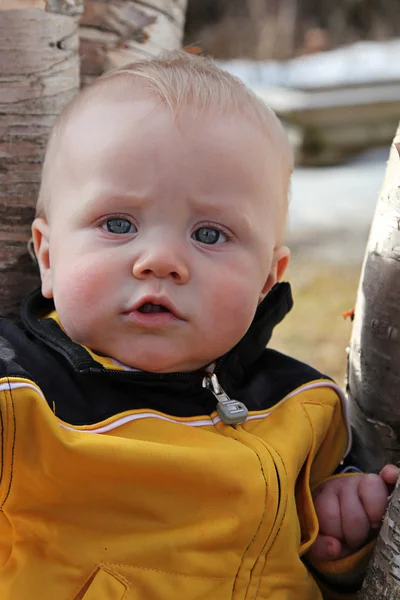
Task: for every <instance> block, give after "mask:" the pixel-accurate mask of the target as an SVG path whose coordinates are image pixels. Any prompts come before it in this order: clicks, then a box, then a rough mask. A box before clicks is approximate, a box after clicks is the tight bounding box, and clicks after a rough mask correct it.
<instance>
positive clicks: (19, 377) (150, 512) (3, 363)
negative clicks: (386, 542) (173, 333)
mask: <svg viewBox="0 0 400 600" xmlns="http://www.w3.org/2000/svg"><path fill="white" fill-rule="evenodd" d="M32 322H33V321H32ZM41 323H43V324H41ZM12 328H13V326H11V325H10V324H9V323H8V322H3V324H2V326H1V327H0V334H1V335H2V336H3V338H2V342H1V345H0V371H1V373H2V374H3V376H2V378H1V379H0V427H1V462H0V468H1V479H0V506H1V512H0V598H1V600H26V599H31V598H32V599H34V600H36V599H38V600H39V599H40V600H55V599H57V600H176V599H178V598H179V599H180V598H182V599H185V600H205V599H207V600H208V599H216V600H321V598H322V595H321V592H320V589H319V587H318V585H317V583H316V582H315V580H314V578H313V577H312V576H311V575H310V573H309V571H308V570H307V568H306V566H305V565H304V563H303V561H302V558H301V557H302V555H303V554H304V552H305V551H306V550H307V549H308V548H309V546H310V545H311V543H312V542H313V540H314V539H315V536H316V535H317V528H318V524H317V520H316V515H315V512H314V508H313V503H312V498H311V490H312V489H313V487H315V486H316V485H318V484H319V483H320V482H322V481H323V480H324V479H326V477H328V476H329V475H331V474H332V472H333V471H334V470H335V468H336V466H337V465H338V463H339V462H340V461H341V459H342V457H343V455H344V454H345V452H346V448H347V446H348V444H349V435H348V428H347V424H346V419H345V415H344V402H345V400H344V397H343V394H342V393H341V391H340V389H339V388H338V387H337V386H336V385H335V384H333V383H332V382H331V381H329V380H327V379H317V380H314V381H312V380H311V381H308V382H306V383H303V384H302V385H300V386H299V387H297V388H295V389H293V390H291V391H290V392H289V393H287V394H286V395H285V396H284V397H283V398H282V399H281V400H280V401H279V402H277V403H275V404H274V405H273V406H271V407H269V408H266V409H263V410H251V409H250V412H249V417H248V418H247V420H246V421H245V422H244V423H243V424H241V425H235V426H231V425H226V424H224V423H223V422H222V421H221V419H220V418H219V417H218V416H217V413H216V411H215V410H213V411H205V412H204V413H199V411H198V410H197V413H198V414H196V415H189V414H188V415H186V416H177V414H176V413H177V410H175V411H174V412H172V411H170V412H166V411H164V412H163V411H160V410H156V409H154V407H152V406H150V407H149V408H146V407H140V408H138V407H136V408H130V409H126V410H122V411H115V414H112V415H111V416H107V417H105V418H104V419H97V420H96V421H95V422H91V423H81V424H77V423H71V421H70V420H66V419H65V418H63V417H62V416H60V415H59V414H58V409H57V401H54V397H56V396H54V397H53V400H51V398H49V397H45V395H44V393H43V389H41V387H42V388H43V387H45V385H46V381H47V379H50V380H51V379H52V377H53V376H54V369H55V365H56V362H55V359H54V352H55V350H54V349H55V346H56V341H55V340H57V339H58V338H60V339H61V341H60V339H58V342H57V343H59V344H60V348H61V347H62V348H63V352H64V354H63V356H61V354H60V356H59V360H58V364H59V371H57V372H56V376H57V377H58V378H59V386H58V394H59V397H60V398H64V399H65V397H66V398H67V400H66V406H67V407H68V405H69V404H70V403H71V404H73V402H74V398H73V397H72V395H71V396H69V395H68V394H70V391H69V388H68V387H67V383H68V381H69V380H70V381H71V382H72V384H71V385H73V386H75V387H72V388H71V389H75V395H76V396H77V397H78V396H79V395H80V393H81V386H89V387H86V388H85V389H86V390H87V389H96V390H97V392H96V393H97V394H98V398H96V397H92V398H91V399H90V400H93V402H94V405H95V406H96V407H97V406H98V404H101V403H102V402H103V400H104V398H103V396H104V394H106V393H107V401H108V405H107V406H110V405H112V404H113V403H114V402H115V403H117V402H118V401H119V400H118V398H117V396H115V397H113V396H112V394H111V393H109V392H107V391H106V390H107V389H108V388H107V385H108V382H109V381H110V377H109V378H107V375H110V376H111V379H112V380H115V381H114V382H113V385H116V384H117V382H119V384H120V385H121V386H126V385H128V384H127V382H128V381H131V380H132V379H135V377H136V374H134V373H133V374H132V373H127V372H126V371H125V370H124V368H123V367H122V366H119V365H115V364H114V363H113V362H112V361H110V359H104V358H101V357H98V356H96V355H94V354H93V353H91V352H90V351H88V350H87V349H84V348H82V347H76V346H77V345H76V344H73V342H71V341H70V340H69V341H68V340H66V339H65V338H66V336H64V334H63V333H62V332H61V330H60V328H59V327H58V325H57V323H56V318H55V319H44V320H42V322H41V321H40V319H37V321H36V323H35V324H34V325H32V330H36V333H38V331H39V330H40V332H41V333H40V337H41V340H39V342H40V343H39V342H38V343H37V345H36V346H35V348H36V350H37V353H38V354H37V356H35V360H36V361H37V362H36V363H35V365H36V368H37V373H36V377H33V376H27V371H26V369H27V368H28V366H29V367H30V368H32V362H29V361H32V360H33V359H32V346H31V345H30V344H32V340H31V339H29V340H28V339H25V337H24V336H25V334H24V333H20V332H16V330H15V331H14V329H12ZM40 328H41V329H40ZM11 330H12V331H13V333H12V335H11V333H10V331H11ZM43 332H44V333H43ZM49 332H50V333H49ZM38 335H39V333H38ZM13 336H14V337H13ZM46 336H47V340H48V346H49V348H50V349H51V351H50V350H49V351H48V354H46V352H47V350H46V351H45V350H44V349H43V344H42V342H43V340H44V339H45V338H46ZM10 340H11V341H10ZM21 340H22V341H21ZM21 348H24V349H25V350H26V351H25V350H24V352H23V351H22V350H21ZM66 349H67V350H68V352H69V354H68V353H67V350H66ZM80 352H81V354H79V353H80ZM82 353H83V354H82ZM78 355H79V356H80V357H81V358H82V356H83V357H84V360H85V361H86V362H85V364H84V366H83V362H82V360H83V359H82V360H81V358H79V360H81V363H80V364H81V367H80V368H78V367H77V366H76V364H77V361H78V362H79V360H78V359H77V356H78ZM43 356H44V358H43ZM66 356H68V360H69V361H70V364H69V365H66V364H64V363H63V361H64V362H65V361H66V360H67V359H66V358H65V357H66ZM263 357H264V355H263ZM278 359H279V357H278V355H277V353H275V355H269V359H268V360H270V362H271V361H273V360H278ZM262 360H264V358H263V359H262ZM279 360H281V359H279ZM282 360H284V359H283V358H282ZM74 361H75V363H76V364H75V363H74ZM72 363H74V364H75V367H76V371H75V373H74V374H71V372H70V371H69V369H70V365H71V364H72ZM296 364H297V363H296ZM46 368H47V376H48V377H45V376H44V375H45V374H46ZM296 368H297V367H296ZM64 371H65V372H66V373H67V375H65V374H63V373H64ZM101 372H104V373H103V375H104V377H103V379H101V381H100V384H98V381H97V379H96V378H97V377H100V375H101ZM107 372H108V373H107ZM13 373H14V374H13ZM24 375H25V376H24ZM141 377H142V375H141V374H139V375H138V376H137V377H136V383H135V384H133V385H134V387H133V388H132V389H136V387H137V385H138V383H137V382H138V381H140V380H141ZM63 378H64V379H63ZM68 378H69V379H68ZM35 381H36V382H37V381H39V382H41V381H43V383H41V385H40V386H39V385H38V383H35ZM161 381H162V382H163V384H164V383H165V381H167V382H168V381H169V380H168V377H166V378H161ZM170 381H171V380H170ZM53 384H54V381H53ZM145 384H146V385H147V383H146V382H145ZM96 385H100V387H96ZM129 385H131V383H129ZM154 385H156V384H154ZM168 385H169V384H168ZM182 385H183V383H182ZM184 385H186V383H185V384H184ZM285 385H286V384H285ZM135 386H136V387H135ZM55 387H57V386H55ZM103 388H104V389H103ZM110 389H113V388H112V387H111V388H110ZM120 389H121V390H122V389H124V390H125V389H127V388H125V387H124V388H122V387H121V388H120ZM140 389H141V388H140ZM143 389H145V388H143ZM156 389H157V390H158V388H156ZM238 389H239V388H238ZM49 390H50V388H49ZM66 391H67V394H66ZM201 393H206V391H202V392H201ZM121 394H122V392H121ZM249 394H250V391H249ZM48 395H51V393H50V391H49V392H48V394H47V396H48ZM138 395H139V396H140V394H138ZM85 396H86V394H83V397H84V398H85ZM151 398H152V397H151ZM207 398H208V397H207ZM97 401H98V402H97ZM210 401H213V398H212V395H211V394H210ZM135 402H136V399H135ZM184 402H185V398H183V400H182V406H185V407H186V406H187V408H185V409H182V410H187V411H188V413H189V412H190V411H192V407H191V404H190V403H191V398H190V397H189V398H187V402H186V405H185V403H184ZM150 404H152V401H151V402H150ZM214 404H215V402H214ZM265 404H266V405H267V404H268V398H266V399H265ZM250 408H251V407H250ZM67 409H68V408H66V409H65V410H67ZM60 410H61V412H62V409H60ZM96 410H97V408H96ZM353 568H354V564H353V562H352V560H351V559H349V560H347V561H342V562H341V564H340V565H339V567H338V566H337V564H336V566H335V568H334V569H333V570H332V569H329V567H328V570H330V571H331V575H332V573H333V572H336V573H339V580H338V581H339V582H340V575H341V572H343V573H345V574H346V573H348V572H350V573H351V571H352V570H353ZM341 597H343V596H341Z"/></svg>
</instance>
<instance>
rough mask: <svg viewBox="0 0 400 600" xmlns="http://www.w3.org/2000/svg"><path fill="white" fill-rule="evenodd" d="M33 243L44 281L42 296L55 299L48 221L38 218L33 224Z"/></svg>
mask: <svg viewBox="0 0 400 600" xmlns="http://www.w3.org/2000/svg"><path fill="white" fill-rule="evenodd" d="M32 241H33V247H34V249H35V254H36V259H37V262H38V265H39V269H40V278H41V280H42V294H43V296H44V297H45V298H52V297H53V285H52V280H51V269H50V244H49V224H48V223H47V221H46V219H42V218H37V219H35V220H34V221H33V223H32Z"/></svg>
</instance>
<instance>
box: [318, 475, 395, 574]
mask: <svg viewBox="0 0 400 600" xmlns="http://www.w3.org/2000/svg"><path fill="white" fill-rule="evenodd" d="M398 475H399V469H398V468H397V467H395V466H394V465H386V466H385V467H383V469H382V471H381V472H380V473H379V475H373V474H369V475H366V474H360V475H358V474H357V475H351V476H344V477H337V478H335V479H330V480H329V481H326V482H325V483H323V484H322V485H320V486H319V487H318V488H317V489H316V490H315V492H314V494H313V497H314V505H315V510H316V513H317V517H318V521H319V534H318V536H317V539H316V540H315V542H314V544H313V545H312V546H311V548H310V550H309V551H308V552H307V558H308V559H309V560H310V561H311V562H313V561H320V560H336V559H338V558H343V557H344V556H347V555H348V554H351V553H352V552H354V551H355V550H357V549H358V548H360V547H361V546H363V545H364V544H365V543H366V541H367V540H368V538H369V536H370V533H371V529H379V528H380V526H381V521H382V517H383V515H384V514H385V510H386V507H387V504H388V494H389V493H390V490H391V489H392V488H393V486H394V484H395V483H396V481H397V477H398Z"/></svg>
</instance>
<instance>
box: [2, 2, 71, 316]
mask: <svg viewBox="0 0 400 600" xmlns="http://www.w3.org/2000/svg"><path fill="white" fill-rule="evenodd" d="M82 2H83V0H48V1H47V2H46V1H45V0H2V2H1V4H0V6H1V9H0V32H1V36H0V157H1V163H0V215H1V220H0V314H2V315H5V316H9V317H13V318H17V317H18V315H19V305H20V302H21V299H22V298H23V297H24V296H25V295H26V294H27V292H29V291H31V290H32V289H33V288H34V287H35V286H36V285H38V283H39V278H38V274H37V270H36V268H35V267H34V265H33V262H32V260H31V259H30V256H29V254H28V251H27V242H28V240H29V238H30V224H31V222H32V219H33V216H34V212H35V203H36V198H37V193H38V188H39V182H40V172H41V163H42V159H43V155H44V150H45V145H46V141H47V137H48V134H49V131H50V128H51V126H52V124H53V122H54V120H55V118H56V117H57V115H58V114H59V112H60V111H61V109H62V108H63V106H64V105H65V104H66V103H67V102H68V101H69V100H70V99H71V98H72V96H73V95H74V94H75V93H76V91H77V89H78V87H79V59H78V33H77V29H78V25H77V19H78V17H79V14H80V12H81V10H82Z"/></svg>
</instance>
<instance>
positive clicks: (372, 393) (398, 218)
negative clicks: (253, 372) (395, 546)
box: [348, 128, 400, 471]
mask: <svg viewBox="0 0 400 600" xmlns="http://www.w3.org/2000/svg"><path fill="white" fill-rule="evenodd" d="M399 151H400V128H399V130H398V133H397V134H396V137H395V139H394V142H393V144H392V148H391V153H390V159H389V162H388V167H387V172H386V175H385V178H384V182H383V186H382V190H381V193H380V197H379V200H378V203H377V207H376V211H375V215H374V219H373V222H372V227H371V232H370V236H369V241H368V245H367V250H366V255H365V258H364V265H363V269H362V273H361V279H360V285H359V288H358V293H357V302H356V308H355V318H354V324H353V332H352V338H351V343H350V355H349V375H348V387H349V396H350V400H351V406H350V410H351V420H352V424H353V427H354V430H355V444H354V453H355V457H356V459H357V462H358V464H359V465H360V467H361V468H362V469H365V470H369V471H371V470H372V471H378V470H379V469H380V468H381V467H382V466H383V465H384V464H385V463H386V462H395V463H396V462H399V463H400V443H399V441H400V402H399V392H400V300H399V299H400V152H399Z"/></svg>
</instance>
